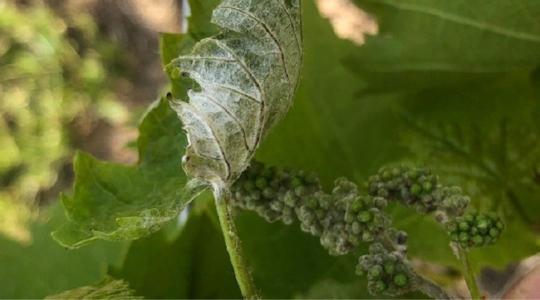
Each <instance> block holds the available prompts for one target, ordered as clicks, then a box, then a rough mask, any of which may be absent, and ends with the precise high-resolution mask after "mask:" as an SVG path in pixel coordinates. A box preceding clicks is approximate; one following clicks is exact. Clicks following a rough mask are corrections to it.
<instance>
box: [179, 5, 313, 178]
mask: <svg viewBox="0 0 540 300" xmlns="http://www.w3.org/2000/svg"><path fill="white" fill-rule="evenodd" d="M300 11H301V8H300V3H299V0H224V1H222V3H221V4H220V5H219V6H218V7H217V8H216V9H215V10H214V12H213V17H212V22H213V23H215V24H217V25H219V26H220V27H222V28H223V32H222V33H220V34H218V35H217V36H214V37H210V38H206V39H203V40H201V41H200V42H198V43H197V44H196V45H195V46H194V48H193V50H192V52H191V53H190V54H188V55H184V56H180V57H179V58H177V59H176V60H175V61H174V64H175V65H176V66H177V67H178V68H179V69H180V71H181V72H182V75H183V76H188V77H189V78H191V79H193V80H194V81H195V82H196V83H197V84H198V86H199V87H198V88H197V89H196V90H190V91H189V92H188V97H189V102H183V101H179V102H176V103H175V104H174V105H173V108H174V109H175V110H176V112H177V113H178V116H179V117H180V119H181V120H182V122H183V123H184V128H185V129H186V131H187V134H188V140H189V145H188V147H187V149H186V154H185V155H184V169H185V171H186V173H187V174H188V175H190V176H192V177H195V178H200V179H203V180H205V181H208V182H211V183H216V182H221V183H224V184H226V185H228V184H231V183H232V182H233V181H234V180H235V179H236V178H237V177H238V176H239V175H240V174H241V173H242V172H243V171H244V169H245V168H246V167H247V166H248V164H249V161H250V160H251V158H252V156H253V154H254V152H255V150H256V149H257V146H258V145H259V143H260V141H261V140H262V138H263V137H264V135H265V134H266V133H267V132H268V130H269V129H270V128H271V127H272V126H273V125H275V123H277V121H279V119H280V118H281V117H283V116H284V115H285V114H286V113H287V111H288V109H289V107H290V106H291V103H292V97H293V94H294V91H295V89H296V85H297V82H298V77H299V73H300V66H301V62H302V34H301V20H300V18H301V16H300Z"/></svg>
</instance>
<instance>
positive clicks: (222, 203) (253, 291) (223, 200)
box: [214, 185, 260, 299]
mask: <svg viewBox="0 0 540 300" xmlns="http://www.w3.org/2000/svg"><path fill="white" fill-rule="evenodd" d="M214 198H215V200H216V210H217V213H218V217H219V223H220V225H221V231H222V232H223V238H224V239H225V246H226V247H227V252H229V257H230V260H231V264H232V266H233V269H234V275H235V277H236V281H237V282H238V286H239V287H240V291H241V292H242V296H244V298H246V299H260V296H259V294H258V292H257V288H256V286H255V282H254V281H253V278H252V276H251V273H250V271H249V268H248V265H247V263H246V259H245V256H244V255H243V253H242V243H241V241H240V238H239V237H238V231H237V230H236V225H235V223H234V217H233V213H232V210H231V205H230V204H229V202H230V199H231V192H230V190H229V189H228V188H227V187H225V186H224V185H220V186H214Z"/></svg>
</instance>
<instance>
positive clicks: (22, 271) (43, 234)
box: [0, 205, 129, 299]
mask: <svg viewBox="0 0 540 300" xmlns="http://www.w3.org/2000/svg"><path fill="white" fill-rule="evenodd" d="M65 221H66V220H65V217H64V214H63V209H62V208H61V206H60V205H54V206H52V207H50V208H42V210H41V212H40V214H39V216H38V217H37V218H36V219H35V220H34V221H33V222H32V223H31V224H30V225H29V226H30V227H29V230H30V233H31V241H30V242H29V243H25V242H22V243H21V242H18V241H15V240H12V239H9V238H6V237H5V236H3V235H0V266H1V267H0V298H2V299H38V298H43V297H45V296H47V295H51V294H55V293H59V292H61V291H65V290H68V289H73V288H76V287H78V286H82V285H85V284H89V283H92V282H97V281H99V280H101V279H103V277H104V276H105V275H106V273H107V268H108V266H109V265H115V266H118V265H120V264H121V263H122V261H123V259H124V256H125V253H126V251H127V248H128V246H129V245H128V244H127V243H105V242H98V243H95V244H93V245H90V246H88V247H85V248H83V249H77V250H73V251H66V249H65V248H63V247H61V246H60V245H58V243H56V242H55V241H54V240H53V239H52V238H51V236H50V232H51V230H52V229H54V228H55V227H57V226H59V225H60V224H61V223H63V222H65Z"/></svg>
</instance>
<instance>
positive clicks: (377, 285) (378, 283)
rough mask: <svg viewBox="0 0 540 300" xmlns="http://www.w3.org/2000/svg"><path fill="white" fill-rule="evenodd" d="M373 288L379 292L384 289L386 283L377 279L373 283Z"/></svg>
mask: <svg viewBox="0 0 540 300" xmlns="http://www.w3.org/2000/svg"><path fill="white" fill-rule="evenodd" d="M373 290H375V292H377V293H379V294H380V293H382V292H384V291H386V283H384V281H382V280H377V281H376V282H375V284H374V285H373Z"/></svg>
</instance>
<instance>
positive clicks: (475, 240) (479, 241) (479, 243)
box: [472, 235, 484, 246]
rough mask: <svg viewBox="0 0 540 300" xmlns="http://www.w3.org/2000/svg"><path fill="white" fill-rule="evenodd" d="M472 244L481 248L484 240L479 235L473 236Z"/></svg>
mask: <svg viewBox="0 0 540 300" xmlns="http://www.w3.org/2000/svg"><path fill="white" fill-rule="evenodd" d="M472 242H473V244H474V245H475V246H482V245H483V244H484V239H483V238H482V236H480V235H475V236H474V237H473V238H472Z"/></svg>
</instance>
